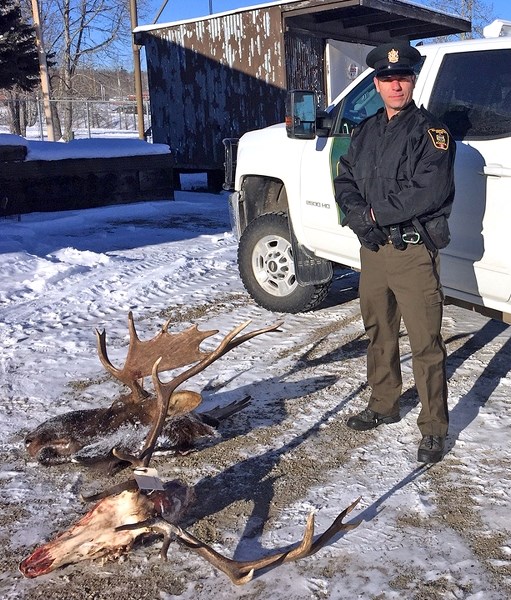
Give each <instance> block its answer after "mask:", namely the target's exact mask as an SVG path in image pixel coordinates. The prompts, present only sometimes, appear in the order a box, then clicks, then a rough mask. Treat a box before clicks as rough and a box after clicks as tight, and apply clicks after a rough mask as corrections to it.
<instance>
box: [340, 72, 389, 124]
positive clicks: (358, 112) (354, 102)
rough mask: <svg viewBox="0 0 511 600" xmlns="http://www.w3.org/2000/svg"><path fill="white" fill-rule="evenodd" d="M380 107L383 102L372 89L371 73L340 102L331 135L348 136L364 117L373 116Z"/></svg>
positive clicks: (373, 88) (374, 89)
mask: <svg viewBox="0 0 511 600" xmlns="http://www.w3.org/2000/svg"><path fill="white" fill-rule="evenodd" d="M382 106H383V102H382V101H381V97H380V94H378V93H377V91H376V88H375V87H374V83H373V73H372V72H371V73H369V75H367V77H366V78H365V79H363V80H362V81H361V82H360V83H359V84H358V85H357V87H356V88H354V89H352V90H351V92H350V93H349V94H348V95H347V96H346V97H345V98H343V100H342V101H341V106H340V107H339V113H338V117H337V121H336V124H335V128H334V130H333V134H334V135H346V136H350V135H351V132H352V130H353V128H354V127H355V126H356V125H358V124H359V123H360V122H361V121H363V120H364V119H365V118H366V117H370V116H371V115H374V113H375V112H376V111H377V110H378V109H379V108H381V107H382Z"/></svg>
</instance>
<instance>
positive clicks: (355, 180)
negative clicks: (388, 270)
mask: <svg viewBox="0 0 511 600" xmlns="http://www.w3.org/2000/svg"><path fill="white" fill-rule="evenodd" d="M455 153H456V146H455V142H454V140H453V139H452V138H451V136H450V134H449V132H448V130H447V128H446V127H445V125H443V124H442V123H440V122H439V121H438V119H436V117H434V116H433V115H432V114H431V113H429V112H428V111H427V110H425V109H424V108H420V109H419V108H417V106H416V105H415V103H413V102H412V103H411V104H409V105H408V106H407V107H406V108H404V109H403V110H402V111H400V112H399V113H398V114H397V115H396V116H394V117H393V118H392V119H390V121H389V120H388V118H387V114H386V112H385V110H384V109H380V110H379V111H378V112H377V113H376V115H374V116H372V117H369V118H368V119H366V120H365V121H363V122H362V123H360V125H359V126H358V127H357V128H355V130H354V131H353V135H352V139H351V143H350V147H349V150H348V153H347V155H346V156H345V157H342V158H341V159H340V170H339V176H338V177H336V178H335V181H334V184H335V193H336V201H337V203H338V204H339V206H340V208H341V210H342V212H343V213H344V215H346V216H348V215H349V214H350V212H351V211H362V210H364V209H366V208H367V206H368V205H369V206H370V207H372V209H373V212H374V215H375V217H376V222H377V224H378V226H380V227H383V228H387V227H389V226H390V225H396V224H403V223H406V224H408V223H410V222H411V221H412V220H413V219H414V218H418V220H419V221H420V223H422V224H424V225H425V226H426V229H427V231H428V232H429V233H430V234H431V237H432V238H433V241H434V243H435V245H436V247H437V248H443V247H444V246H446V245H447V244H448V242H449V228H448V225H447V217H448V216H449V215H450V213H451V207H452V202H453V199H454V169H453V163H454V157H455ZM343 224H344V223H343Z"/></svg>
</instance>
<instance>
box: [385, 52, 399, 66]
mask: <svg viewBox="0 0 511 600" xmlns="http://www.w3.org/2000/svg"><path fill="white" fill-rule="evenodd" d="M387 58H388V60H389V63H397V62H399V51H398V50H395V49H392V50H391V51H390V52H389V53H388V54H387Z"/></svg>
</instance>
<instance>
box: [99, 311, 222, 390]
mask: <svg viewBox="0 0 511 600" xmlns="http://www.w3.org/2000/svg"><path fill="white" fill-rule="evenodd" d="M169 325H170V320H168V321H166V322H165V324H164V325H163V327H162V328H161V331H160V332H159V333H157V334H156V335H155V336H154V337H153V338H152V339H150V340H146V341H141V340H140V338H139V337H138V334H137V331H136V329H135V322H134V319H133V313H132V312H131V311H130V312H129V313H128V329H129V335H130V342H129V347H128V355H127V357H126V362H125V363H124V366H123V367H122V369H118V368H116V367H114V365H113V364H112V363H111V362H110V359H109V358H108V353H107V349H106V331H105V330H103V331H98V330H96V341H97V348H98V355H99V359H100V361H101V364H102V365H103V366H104V367H105V369H106V370H107V371H108V372H109V373H110V374H111V375H112V376H113V377H115V378H116V379H118V380H119V381H121V382H122V383H124V384H125V385H127V386H128V387H129V388H130V389H131V390H132V392H133V395H134V400H135V401H137V400H139V399H141V398H144V397H145V396H146V394H145V392H144V391H143V390H142V388H141V386H140V384H139V383H138V380H139V379H142V378H143V377H147V376H149V375H151V372H152V368H153V365H154V363H155V362H156V360H157V359H158V358H161V360H160V371H170V370H171V369H178V368H180V367H184V366H185V365H189V364H191V363H194V362H197V361H198V360H202V359H203V358H207V356H208V355H209V353H208V352H203V351H202V350H200V349H199V346H200V344H201V343H202V342H203V341H204V340H205V339H207V338H208V337H211V336H213V335H215V334H217V333H218V330H217V329H215V330H211V331H199V330H198V328H197V325H192V326H191V327H189V328H188V329H186V330H184V331H181V332H179V333H169V332H168V328H169Z"/></svg>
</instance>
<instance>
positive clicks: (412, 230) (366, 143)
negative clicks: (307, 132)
mask: <svg viewBox="0 0 511 600" xmlns="http://www.w3.org/2000/svg"><path fill="white" fill-rule="evenodd" d="M366 60H367V64H368V66H369V67H373V68H374V70H375V73H374V85H375V86H376V90H377V91H378V92H379V94H380V95H381V98H382V100H383V103H384V107H383V108H382V109H380V110H379V111H378V113H377V114H376V115H374V116H372V117H369V118H368V119H366V120H365V121H363V122H362V123H361V124H360V125H359V126H358V127H357V128H356V129H355V130H354V131H353V134H352V140H351V144H350V148H349V151H348V153H347V155H346V156H345V157H343V158H342V159H341V161H340V164H341V168H340V172H339V176H338V177H337V178H336V179H335V190H336V200H337V203H338V204H339V206H340V208H341V211H342V213H343V218H342V225H348V226H349V227H350V228H351V229H352V230H353V231H354V232H355V233H356V235H357V236H358V238H359V240H360V242H361V249H360V258H361V274H360V287H359V291H360V307H361V312H362V317H363V320H364V327H365V330H366V332H367V335H368V337H369V347H368V350H367V378H368V382H369V385H370V386H371V392H372V393H371V397H370V400H369V404H368V406H367V408H366V409H364V410H363V411H362V412H360V413H358V414H356V415H354V416H352V417H350V418H349V419H348V421H347V425H348V426H349V427H351V428H352V429H356V430H368V429H372V428H375V427H378V426H380V425H382V424H388V423H396V422H397V421H399V419H400V415H399V398H400V395H401V389H402V378H401V368H400V356H399V329H400V323H401V318H403V321H404V324H405V327H406V329H407V332H408V336H409V340H410V345H411V349H412V363H413V373H414V378H415V384H416V387H417V391H418V394H419V398H420V401H421V411H420V414H419V417H418V420H417V424H418V427H419V430H420V432H421V434H422V439H421V441H420V444H419V449H418V454H417V459H418V461H419V462H424V463H434V462H438V461H439V460H441V458H442V456H443V452H444V444H445V438H446V435H447V429H448V409H447V381H446V370H445V359H446V350H445V345H444V342H443V340H442V336H441V333H440V328H441V324H442V310H443V299H444V298H443V293H442V288H441V285H440V279H439V268H440V267H439V256H438V249H440V248H443V247H445V246H446V245H447V244H448V243H449V228H448V224H447V217H448V216H449V214H450V212H451V206H452V202H453V198H454V175H453V163H454V155H455V144H454V141H453V140H452V139H451V137H450V135H449V132H448V131H447V129H446V127H445V126H444V125H443V124H442V123H440V122H439V121H438V119H436V118H435V117H434V116H433V115H431V114H430V113H429V112H428V111H426V110H425V109H423V108H420V109H419V108H418V107H417V106H416V105H415V103H414V101H413V99H412V95H413V89H414V86H415V73H414V67H415V65H417V64H418V63H419V62H420V61H421V55H420V53H419V52H418V50H417V49H416V48H413V47H412V46H410V45H409V44H408V43H407V42H392V43H390V44H384V45H382V46H379V47H377V48H375V49H373V50H372V51H371V52H369V54H368V56H367V59H366Z"/></svg>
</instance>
